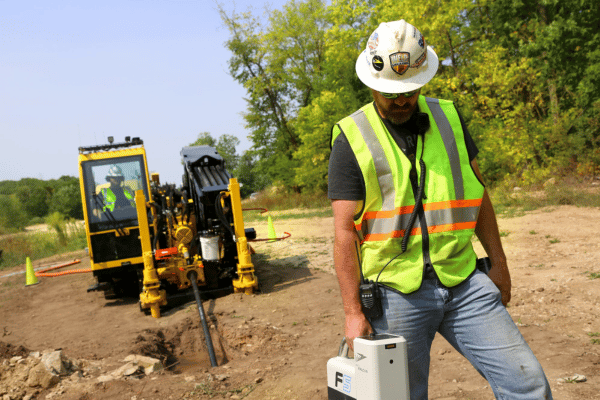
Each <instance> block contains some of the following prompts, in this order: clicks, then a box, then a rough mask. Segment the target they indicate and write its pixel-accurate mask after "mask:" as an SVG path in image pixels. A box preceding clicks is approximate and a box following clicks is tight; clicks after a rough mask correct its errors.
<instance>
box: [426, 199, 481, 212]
mask: <svg viewBox="0 0 600 400" xmlns="http://www.w3.org/2000/svg"><path fill="white" fill-rule="evenodd" d="M480 205H481V199H473V200H448V201H438V202H435V203H427V204H423V208H424V209H425V211H432V210H442V209H446V208H462V207H479V206H480Z"/></svg>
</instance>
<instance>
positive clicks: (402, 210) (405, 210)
mask: <svg viewBox="0 0 600 400" xmlns="http://www.w3.org/2000/svg"><path fill="white" fill-rule="evenodd" d="M414 208H415V206H402V207H397V208H395V209H393V210H388V211H367V212H366V213H365V214H364V215H363V219H375V218H392V217H393V216H395V215H402V214H410V213H412V212H413V209H414Z"/></svg>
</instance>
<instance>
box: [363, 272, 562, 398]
mask: <svg viewBox="0 0 600 400" xmlns="http://www.w3.org/2000/svg"><path fill="white" fill-rule="evenodd" d="M381 294H382V306H383V313H384V315H383V316H382V317H380V318H377V319H375V320H373V321H371V325H372V326H373V329H374V330H375V331H376V332H377V333H392V334H396V335H400V336H404V338H405V339H406V341H407V345H408V370H409V382H410V398H411V400H421V399H427V398H428V397H427V396H428V394H427V385H428V377H429V361H430V356H429V352H430V350H431V343H432V342H433V338H434V336H435V334H436V332H439V333H440V334H441V335H442V336H443V337H444V338H445V339H446V340H447V341H448V342H449V343H450V344H451V345H452V346H454V348H455V349H456V350H458V351H459V352H460V353H461V354H462V355H463V356H465V357H466V358H467V359H468V360H469V361H470V362H471V364H472V365H473V366H474V367H475V369H476V370H477V371H478V372H479V373H480V374H481V375H482V376H483V377H484V378H485V379H487V381H488V382H489V384H490V386H491V388H492V390H493V391H494V395H495V396H496V398H497V399H510V400H519V399H523V400H524V399H527V400H534V399H535V400H537V399H552V393H551V392H550V386H549V384H548V380H547V379H546V376H545V374H544V371H543V370H542V367H541V365H540V363H539V362H538V360H537V359H536V357H535V356H534V355H533V352H532V351H531V349H530V348H529V346H528V345H527V343H526V342H525V339H524V338H523V336H522V335H521V333H520V332H519V330H518V328H517V327H516V325H515V324H514V322H513V320H512V318H511V317H510V315H509V314H508V312H507V311H506V309H505V308H504V306H503V305H502V302H501V296H500V291H499V290H498V289H497V288H496V286H495V285H494V283H493V282H492V281H491V280H490V279H489V278H488V276H487V275H485V274H484V273H482V272H480V271H478V270H476V271H475V273H474V274H473V275H472V276H471V277H470V278H469V279H467V280H466V281H465V282H463V283H461V284H460V285H458V286H455V287H453V288H446V287H444V286H442V285H441V284H440V283H439V281H437V279H425V280H424V281H423V284H422V286H421V288H420V289H419V290H418V291H416V292H414V293H411V294H408V295H404V294H400V293H398V292H395V291H393V290H391V289H388V288H387V287H382V288H381Z"/></svg>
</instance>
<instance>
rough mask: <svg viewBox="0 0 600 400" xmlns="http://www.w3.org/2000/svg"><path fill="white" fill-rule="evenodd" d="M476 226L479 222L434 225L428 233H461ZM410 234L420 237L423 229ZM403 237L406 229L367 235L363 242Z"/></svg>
mask: <svg viewBox="0 0 600 400" xmlns="http://www.w3.org/2000/svg"><path fill="white" fill-rule="evenodd" d="M476 225H477V222H460V223H456V224H444V225H434V226H428V227H427V232H429V233H440V232H449V231H459V230H464V229H475V226H476ZM410 234H411V236H415V235H420V234H421V228H413V230H412V231H411V233H410ZM401 237H404V229H402V230H400V231H393V232H389V233H371V234H367V235H365V237H364V239H363V240H362V242H376V241H383V240H387V239H393V238H401ZM362 242H361V243H362Z"/></svg>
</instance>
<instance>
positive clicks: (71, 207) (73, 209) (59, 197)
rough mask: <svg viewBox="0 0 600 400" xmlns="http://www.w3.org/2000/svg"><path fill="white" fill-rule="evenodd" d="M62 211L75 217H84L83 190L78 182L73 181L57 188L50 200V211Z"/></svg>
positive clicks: (61, 212)
mask: <svg viewBox="0 0 600 400" xmlns="http://www.w3.org/2000/svg"><path fill="white" fill-rule="evenodd" d="M56 212H58V213H60V214H62V215H66V216H68V217H71V218H75V219H83V207H82V205H81V192H80V190H79V183H78V182H71V183H68V184H66V185H63V186H61V187H59V188H58V189H56V190H55V191H54V193H53V194H52V199H51V200H50V213H56Z"/></svg>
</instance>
